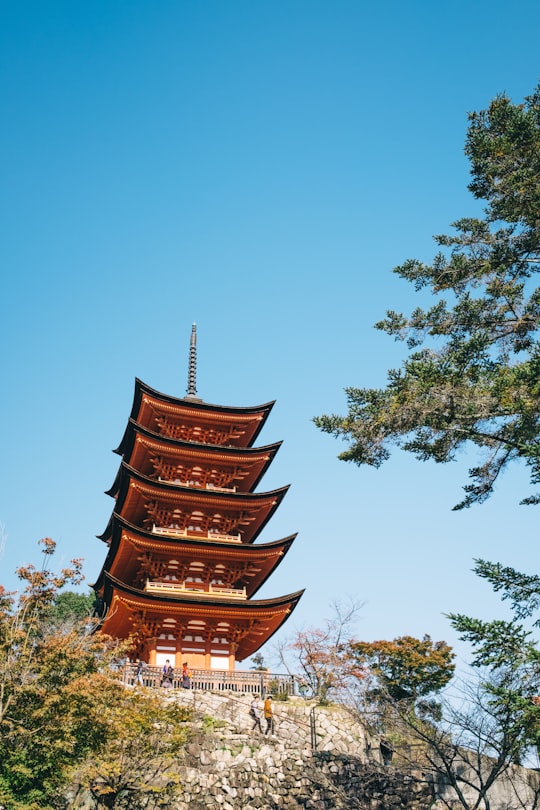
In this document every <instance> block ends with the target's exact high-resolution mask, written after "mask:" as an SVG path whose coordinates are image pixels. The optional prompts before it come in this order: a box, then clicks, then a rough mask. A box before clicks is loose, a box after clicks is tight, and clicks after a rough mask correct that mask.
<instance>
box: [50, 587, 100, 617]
mask: <svg viewBox="0 0 540 810" xmlns="http://www.w3.org/2000/svg"><path fill="white" fill-rule="evenodd" d="M95 603H96V595H95V593H94V592H89V593H76V592H75V591H62V592H61V593H59V594H57V596H56V597H55V599H54V601H53V604H52V606H51V610H50V620H51V621H57V622H66V621H78V620H80V619H90V618H91V617H92V616H93V615H94V608H95Z"/></svg>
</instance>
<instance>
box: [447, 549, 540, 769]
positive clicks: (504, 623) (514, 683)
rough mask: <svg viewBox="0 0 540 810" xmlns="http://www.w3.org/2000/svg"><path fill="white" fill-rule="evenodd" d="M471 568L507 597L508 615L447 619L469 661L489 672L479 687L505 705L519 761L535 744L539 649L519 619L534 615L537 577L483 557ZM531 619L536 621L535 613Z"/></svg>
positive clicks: (539, 588) (539, 724)
mask: <svg viewBox="0 0 540 810" xmlns="http://www.w3.org/2000/svg"><path fill="white" fill-rule="evenodd" d="M474 570H475V573H477V574H478V575H479V576H480V577H482V578H483V579H487V581H488V582H490V584H491V585H492V586H493V588H494V590H495V591H496V592H500V593H501V596H502V599H503V600H509V601H510V603H511V610H512V613H513V615H512V616H511V618H510V619H506V620H503V619H495V620H492V621H482V620H480V619H475V618H472V617H470V616H465V615H463V614H459V613H451V614H449V619H450V621H451V623H452V625H453V627H454V628H455V629H456V630H457V631H458V633H459V634H460V638H461V639H463V640H464V641H468V642H469V643H470V644H471V646H472V649H473V659H472V666H473V667H476V668H477V669H480V670H484V671H485V670H487V672H488V673H489V678H488V679H487V680H486V682H485V683H484V684H483V688H484V690H485V693H486V695H488V696H489V700H490V703H491V704H492V705H493V706H495V707H502V709H503V710H505V711H506V710H507V707H508V711H511V713H512V726H513V727H514V729H515V734H516V739H517V740H518V741H519V745H518V744H517V743H516V747H515V751H514V758H515V759H514V761H521V759H522V758H523V757H524V756H525V755H526V753H527V751H528V749H529V748H530V747H531V746H533V747H534V748H535V749H536V750H538V749H539V747H540V707H539V706H538V702H537V698H538V696H539V695H540V650H539V649H538V646H537V643H536V641H535V640H534V639H532V630H531V629H529V628H527V627H526V626H525V625H524V624H523V621H524V620H526V619H534V616H535V613H536V612H537V610H538V606H539V602H540V578H539V577H537V576H528V575H526V574H521V573H519V572H518V571H516V570H515V569H513V568H510V567H507V566H502V565H500V564H498V563H490V562H487V561H485V560H476V561H475V568H474ZM532 624H533V626H534V627H538V626H540V618H536V619H534V621H533V622H532Z"/></svg>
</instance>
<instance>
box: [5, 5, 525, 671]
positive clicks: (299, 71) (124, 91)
mask: <svg viewBox="0 0 540 810" xmlns="http://www.w3.org/2000/svg"><path fill="white" fill-rule="evenodd" d="M0 10H1V25H0V77H1V78H0V80H1V83H2V117H3V122H2V126H1V127H0V148H1V154H2V158H3V160H2V164H3V165H2V183H1V189H0V205H1V207H2V211H1V216H2V222H3V225H4V235H3V238H2V240H1V243H0V262H1V268H2V273H1V279H2V281H1V285H2V286H1V290H2V316H1V326H2V340H1V349H0V351H1V368H2V381H3V385H2V397H1V399H0V417H1V425H2V443H1V447H2V464H1V468H0V523H1V524H2V525H3V528H4V534H5V543H4V549H3V553H2V558H1V559H0V570H1V577H2V579H1V581H2V582H3V583H4V584H6V585H13V584H14V581H15V580H14V578H13V575H12V572H13V570H14V568H15V567H16V566H18V565H20V564H22V563H26V562H30V561H34V562H38V559H37V550H36V541H37V540H38V539H39V538H40V537H43V536H51V537H53V538H54V539H55V540H56V541H57V542H58V555H57V563H58V564H61V563H65V562H67V561H68V560H69V558H71V557H73V556H82V557H84V558H85V571H86V574H87V579H88V581H89V582H92V581H93V580H94V578H95V577H96V575H97V573H98V572H99V569H100V567H101V564H102V561H103V559H104V555H105V548H104V546H103V544H102V543H101V542H100V541H98V540H97V539H96V537H95V535H96V534H100V533H101V532H102V531H103V529H104V528H105V525H106V523H107V520H108V518H109V515H110V513H111V510H112V506H113V501H112V499H110V498H109V497H107V496H106V495H104V494H103V493H104V491H105V490H107V489H108V488H109V486H110V485H111V484H112V481H113V479H114V476H115V473H116V470H117V467H118V461H119V459H118V457H117V456H116V455H114V454H113V453H112V452H111V450H112V449H113V448H114V447H116V446H117V445H118V443H119V441H120V439H121V437H122V434H123V431H124V427H125V424H126V421H127V418H128V416H129V412H130V409H131V403H132V396H133V385H134V378H135V377H136V376H138V377H140V378H141V379H143V380H144V381H145V382H146V383H148V384H149V385H151V386H152V387H154V388H157V389H159V390H161V391H163V392H166V393H168V394H172V395H177V396H183V395H184V394H185V391H186V384H187V358H188V346H189V335H190V331H191V324H192V322H193V321H195V322H196V323H197V326H198V337H199V343H198V392H199V395H200V396H201V397H202V398H203V399H204V400H206V401H208V402H215V403H219V404H224V405H240V406H242V405H245V406H250V405H256V404H260V403H263V402H267V401H269V400H274V399H275V400H276V405H275V408H274V410H273V412H272V414H271V416H270V419H269V420H268V422H267V424H266V426H265V428H264V431H263V433H262V434H261V436H260V441H261V443H270V442H273V441H278V440H283V442H284V444H283V447H282V448H281V450H280V452H279V454H278V456H277V458H276V460H275V461H274V463H273V465H272V467H271V469H270V470H269V472H268V473H267V475H266V478H265V480H264V488H267V489H271V488H274V487H277V486H281V485H283V484H287V483H290V484H291V489H290V491H289V493H288V495H287V497H286V499H285V501H284V503H283V504H282V506H281V507H280V509H279V510H278V512H277V514H276V515H275V517H274V518H273V520H272V521H271V522H270V524H269V525H268V527H267V529H266V530H265V533H264V536H262V537H261V539H262V540H273V539H277V538H279V537H282V536H285V535H288V534H290V533H292V532H295V531H297V532H298V533H299V534H298V538H297V540H296V542H295V544H294V545H293V548H292V550H291V552H290V553H289V555H288V556H287V558H286V559H285V560H284V562H283V563H282V565H281V566H280V567H279V569H278V570H277V571H276V573H275V574H274V576H273V577H272V578H271V579H270V581H269V582H268V583H267V584H266V586H265V589H264V592H261V594H260V595H261V596H277V595H281V594H284V593H289V592H291V591H295V590H297V589H299V588H302V587H305V588H306V593H305V595H304V597H303V599H302V601H301V603H300V605H299V607H298V608H297V610H296V612H295V614H294V615H293V617H292V618H291V620H290V621H289V623H288V625H287V626H286V629H284V630H283V635H289V634H290V633H292V632H293V631H294V629H295V628H298V627H306V626H310V625H317V624H320V623H321V622H322V621H323V620H324V618H325V617H327V616H329V615H330V614H331V612H332V611H331V607H330V606H331V603H332V602H333V601H335V600H336V599H342V598H346V597H351V598H354V599H356V600H357V601H358V602H362V603H364V604H363V607H362V610H361V612H360V618H359V621H358V625H357V634H358V636H359V637H360V638H362V639H364V640H373V639H379V638H386V639H390V638H395V637H396V636H399V635H403V634H411V635H415V636H422V635H423V634H424V633H429V634H430V635H431V636H432V637H433V638H434V639H437V640H438V639H442V638H444V639H446V640H447V641H449V642H450V643H453V644H455V643H456V641H457V640H456V638H455V636H454V634H453V632H452V630H451V628H450V627H449V625H448V622H447V620H446V619H445V618H444V615H443V614H444V613H446V612H465V613H470V614H472V615H478V616H482V617H485V618H490V617H492V616H494V615H495V612H498V613H500V612H501V611H500V603H499V600H498V598H496V597H495V596H494V595H493V594H491V592H490V590H489V587H488V586H487V585H486V584H485V583H483V582H482V581H480V580H478V579H477V578H476V577H475V576H474V575H473V574H472V573H471V568H472V565H473V560H474V558H477V557H484V558H487V559H491V560H498V561H500V562H503V563H504V564H508V565H512V566H514V567H516V568H517V569H519V570H524V571H527V572H529V573H533V572H535V571H537V570H538V551H537V548H538V543H537V530H536V525H537V512H536V511H535V509H534V508H533V507H529V508H527V507H520V506H519V505H518V502H519V500H520V498H521V497H522V496H523V495H524V494H528V491H529V490H528V486H527V474H526V470H523V469H520V468H518V467H516V468H515V469H512V470H510V471H509V472H508V473H507V474H506V475H505V476H504V477H503V478H502V480H501V482H500V485H499V486H498V488H497V491H496V494H495V496H494V497H493V498H492V499H491V500H490V501H489V502H488V503H487V504H485V505H483V506H481V507H476V508H475V509H471V510H467V511H465V512H462V513H453V512H451V507H452V505H453V504H454V503H456V502H457V501H458V500H459V499H460V497H461V493H462V490H461V486H462V485H463V484H464V483H465V482H466V480H465V479H466V471H467V468H468V466H470V464H472V463H473V462H474V458H469V459H467V457H466V456H464V457H463V458H460V459H459V460H458V461H457V462H455V463H453V464H449V465H446V466H444V467H442V466H440V465H439V466H436V465H430V464H421V463H420V462H417V461H415V460H414V459H413V458H412V457H409V456H405V455H404V454H401V453H395V454H394V455H393V456H392V458H391V460H390V461H389V462H388V463H387V464H386V465H385V466H384V467H383V468H381V469H380V470H378V471H377V470H372V469H358V468H356V467H354V466H351V465H347V464H345V463H343V462H340V461H338V460H337V458H336V457H337V454H338V453H339V452H340V450H341V449H342V446H341V444H340V443H339V442H336V441H335V440H334V439H332V438H331V437H329V436H326V435H323V434H321V433H320V432H318V431H317V430H316V428H315V427H314V426H313V424H312V422H311V418H312V417H313V416H314V415H316V414H321V413H327V412H338V413H340V412H344V410H345V396H344V393H343V389H344V387H345V386H348V385H357V386H366V387H367V386H370V387H371V386H379V385H383V384H384V381H385V378H386V371H387V369H388V368H391V367H393V366H396V365H397V364H398V363H399V359H400V357H401V356H402V355H401V353H402V348H401V347H400V346H399V345H397V344H395V343H393V342H392V341H391V339H390V338H388V337H387V336H385V335H383V334H380V333H378V332H376V331H375V330H374V329H373V323H374V322H375V321H377V320H378V319H379V318H381V317H382V316H383V315H384V312H385V310H386V309H387V308H392V309H396V310H403V311H408V310H409V309H410V308H411V307H412V306H415V305H416V304H417V303H421V302H420V301H419V300H417V296H415V294H414V293H413V291H412V290H411V289H409V285H407V284H406V283H405V282H402V281H400V280H399V279H398V278H397V277H396V276H395V275H394V274H392V272H391V271H392V268H393V267H395V266H396V265H397V264H399V263H401V262H402V261H404V260H405V259H407V258H409V257H413V256H414V257H418V258H421V259H424V260H426V261H428V260H430V259H431V258H432V256H433V255H434V253H435V251H436V247H435V244H434V242H433V240H432V236H433V234H436V233H443V232H448V230H449V225H450V223H451V222H453V221H454V220H456V219H457V218H459V217H461V216H466V215H469V214H475V213H478V212H479V210H480V208H479V204H478V203H477V202H476V201H475V200H473V198H472V196H471V195H470V193H469V192H468V191H467V183H468V177H469V174H468V164H467V161H466V159H465V157H464V154H463V144H464V137H465V132H466V126H467V112H469V111H472V110H477V109H482V108H484V107H485V106H487V104H488V103H489V101H490V99H491V98H493V97H494V96H495V95H496V94H497V93H499V92H502V91H505V92H506V93H508V95H510V96H511V97H512V99H513V100H514V101H516V102H518V101H520V100H521V99H522V98H523V96H525V95H526V94H528V93H530V92H532V90H533V89H534V87H535V85H536V83H537V81H538V78H539V76H540V69H539V60H538V42H537V32H538V30H539V26H540V7H539V6H538V4H537V3H535V2H529V1H528V0H526V1H525V2H520V3H518V5H517V6H514V8H513V10H511V9H510V7H509V6H508V4H507V3H502V2H497V1H495V2H493V1H492V2H487V0H480V1H479V2H475V3H470V2H467V3H465V2H461V0H459V1H458V2H454V3H452V4H449V3H446V4H444V3H441V4H436V3H432V2H411V3H408V4H403V3H397V2H382V3H380V4H378V5H377V6H374V5H372V4H367V3H362V2H360V1H359V0H358V2H351V1H349V0H341V1H340V0H333V2H329V0H311V2H307V1H306V0H289V2H280V0H275V1H274V2H257V0H252V1H251V2H235V1H234V0H231V2H204V0H201V2H199V3H195V2H184V1H183V0H176V2H172V0H169V1H167V0H154V2H152V3H148V2H142V1H140V0H131V1H130V2H114V1H111V0H107V2H104V1H103V2H102V1H101V0H95V2H92V3H73V2H57V0H49V1H48V2H47V3H43V2H35V3H32V2H26V0H19V2H16V3H15V2H3V3H2V4H1V5H0ZM458 649H459V651H460V654H463V655H464V656H465V658H466V650H465V649H462V648H461V647H459V645H458ZM264 652H265V651H264V650H263V653H264ZM267 655H268V656H269V657H270V651H268V653H267Z"/></svg>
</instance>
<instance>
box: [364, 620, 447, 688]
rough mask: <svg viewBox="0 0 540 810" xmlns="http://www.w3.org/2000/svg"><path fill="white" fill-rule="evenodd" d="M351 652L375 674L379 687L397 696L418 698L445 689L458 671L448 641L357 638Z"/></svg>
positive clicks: (408, 637)
mask: <svg viewBox="0 0 540 810" xmlns="http://www.w3.org/2000/svg"><path fill="white" fill-rule="evenodd" d="M351 652H352V655H353V657H354V658H355V659H356V660H357V662H358V664H359V665H360V666H361V667H364V668H366V669H367V670H368V671H369V672H370V673H371V675H372V676H374V677H375V679H376V682H377V684H378V690H377V691H379V692H380V691H381V690H382V692H383V693H384V694H387V695H389V696H390V698H392V699H393V700H403V699H407V700H413V701H414V700H417V699H418V698H420V697H425V696H426V695H430V694H432V693H434V692H439V691H440V690H441V689H443V688H444V687H445V686H446V685H447V684H448V683H449V681H450V680H451V679H452V676H453V674H454V670H455V665H454V663H453V659H454V658H455V655H454V653H453V652H452V648H451V647H450V646H449V645H448V644H447V643H446V642H445V641H432V640H431V638H430V637H429V636H428V635H425V636H424V637H423V639H418V638H413V637H412V636H401V637H400V638H396V639H394V640H393V641H353V642H352V643H351Z"/></svg>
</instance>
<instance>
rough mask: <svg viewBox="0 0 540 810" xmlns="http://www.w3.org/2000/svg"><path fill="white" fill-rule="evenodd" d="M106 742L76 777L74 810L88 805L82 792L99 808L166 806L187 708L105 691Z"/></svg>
mask: <svg viewBox="0 0 540 810" xmlns="http://www.w3.org/2000/svg"><path fill="white" fill-rule="evenodd" d="M103 713H104V717H103V718H102V721H103V722H105V724H106V726H107V735H106V742H105V741H104V742H103V743H102V745H101V746H100V747H99V749H98V750H97V751H96V752H95V754H94V755H93V756H92V757H91V758H88V759H87V761H86V762H85V763H84V765H83V767H82V769H81V771H80V772H79V774H78V782H79V784H80V788H81V789H80V790H79V792H78V798H77V799H76V800H75V802H74V805H73V806H74V808H77V807H79V806H81V807H85V806H86V798H85V789H86V790H89V791H90V793H91V795H92V797H93V798H94V800H95V801H96V806H97V808H98V810H113V808H114V810H139V809H140V810H142V809H143V808H144V810H152V808H157V807H163V806H170V804H169V803H170V802H171V801H172V800H173V799H174V798H175V797H177V796H178V795H179V792H180V789H181V785H180V779H179V775H178V769H177V768H176V765H177V761H178V758H179V756H180V754H181V752H182V750H183V749H184V747H185V743H186V739H187V725H186V721H187V720H188V719H189V718H190V716H191V713H190V711H189V709H187V708H186V707H184V706H179V705H178V704H177V703H170V704H167V703H165V702H164V701H163V698H162V697H161V696H160V695H155V694H148V693H145V694H141V693H139V692H135V693H133V692H131V693H130V692H127V693H126V692H125V690H124V689H122V688H117V690H116V693H115V694H111V692H109V696H108V700H107V701H106V702H105V703H104V704H103Z"/></svg>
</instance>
